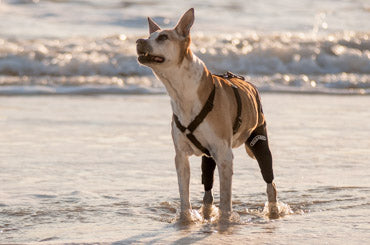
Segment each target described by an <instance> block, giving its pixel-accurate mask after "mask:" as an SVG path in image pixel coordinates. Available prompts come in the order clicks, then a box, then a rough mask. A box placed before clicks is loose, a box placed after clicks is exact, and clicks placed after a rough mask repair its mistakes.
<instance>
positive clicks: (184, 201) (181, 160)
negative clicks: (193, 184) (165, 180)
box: [175, 152, 191, 220]
mask: <svg viewBox="0 0 370 245" xmlns="http://www.w3.org/2000/svg"><path fill="white" fill-rule="evenodd" d="M175 164H176V171H177V180H178V183H179V192H180V201H181V211H180V218H181V219H184V220H191V204H190V197H189V184H190V166H189V159H188V157H187V156H186V155H185V154H183V153H181V152H177V153H176V157H175Z"/></svg>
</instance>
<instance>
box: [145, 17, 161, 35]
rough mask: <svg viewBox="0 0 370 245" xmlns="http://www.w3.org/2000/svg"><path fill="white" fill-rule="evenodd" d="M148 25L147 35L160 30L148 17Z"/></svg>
mask: <svg viewBox="0 0 370 245" xmlns="http://www.w3.org/2000/svg"><path fill="white" fill-rule="evenodd" d="M148 24H149V34H152V33H153V32H156V31H158V30H160V29H161V28H160V27H159V25H158V24H157V23H155V22H154V20H152V19H151V18H150V17H148Z"/></svg>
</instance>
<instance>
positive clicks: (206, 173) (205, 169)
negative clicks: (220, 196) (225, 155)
mask: <svg viewBox="0 0 370 245" xmlns="http://www.w3.org/2000/svg"><path fill="white" fill-rule="evenodd" d="M215 168H216V162H215V160H213V158H212V157H207V156H202V184H203V185H204V190H205V191H209V190H211V189H212V187H213V174H214V171H215Z"/></svg>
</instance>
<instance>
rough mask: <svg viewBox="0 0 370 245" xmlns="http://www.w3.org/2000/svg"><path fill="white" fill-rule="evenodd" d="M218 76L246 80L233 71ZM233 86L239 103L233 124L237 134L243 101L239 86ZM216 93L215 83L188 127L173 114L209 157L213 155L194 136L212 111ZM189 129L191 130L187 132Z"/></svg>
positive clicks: (184, 131)
mask: <svg viewBox="0 0 370 245" xmlns="http://www.w3.org/2000/svg"><path fill="white" fill-rule="evenodd" d="M216 76H219V77H222V78H225V79H228V78H238V79H241V80H244V77H242V76H237V75H234V74H233V73H231V72H227V73H226V74H224V75H216ZM232 88H233V91H234V94H235V99H236V103H237V115H236V118H235V121H234V125H233V134H236V132H238V129H239V127H240V125H241V123H242V119H241V112H242V102H241V98H240V94H239V91H238V88H237V87H236V86H234V85H233V86H232ZM215 94H216V85H214V87H213V90H212V92H211V93H210V95H209V96H208V99H207V101H206V103H205V104H204V106H203V108H202V110H201V111H200V112H199V114H198V115H197V116H196V117H195V118H194V120H193V121H192V122H191V123H190V124H189V125H188V126H187V127H185V126H184V125H182V124H181V122H180V120H179V118H178V117H177V116H176V115H175V113H174V114H173V120H174V121H175V124H176V126H177V128H178V129H179V130H180V131H181V132H182V133H185V134H186V137H187V138H188V139H189V140H190V142H191V143H193V145H195V146H196V147H197V148H198V149H199V150H200V151H201V152H203V153H204V154H205V155H206V156H208V157H211V155H210V153H209V151H208V149H207V148H205V147H204V146H203V145H202V144H201V143H200V142H199V140H197V138H196V137H195V136H194V134H193V132H194V131H195V129H196V128H197V127H198V126H199V125H200V124H201V123H202V122H203V120H204V119H205V118H206V117H207V115H208V113H209V112H210V111H212V109H213V101H214V99H215ZM187 130H188V131H189V132H187Z"/></svg>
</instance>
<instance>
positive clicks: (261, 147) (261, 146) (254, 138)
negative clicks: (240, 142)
mask: <svg viewBox="0 0 370 245" xmlns="http://www.w3.org/2000/svg"><path fill="white" fill-rule="evenodd" d="M246 144H247V146H248V147H249V149H251V151H252V152H253V154H254V156H255V157H256V159H257V162H258V165H259V167H260V169H261V173H262V176H263V179H264V180H265V182H266V183H272V181H273V180H274V173H273V169H272V155H271V152H270V148H269V145H268V139H267V131H266V123H265V124H263V125H261V126H259V127H258V128H256V129H255V130H254V131H253V132H252V134H251V135H250V137H249V138H248V139H247V142H246Z"/></svg>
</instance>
